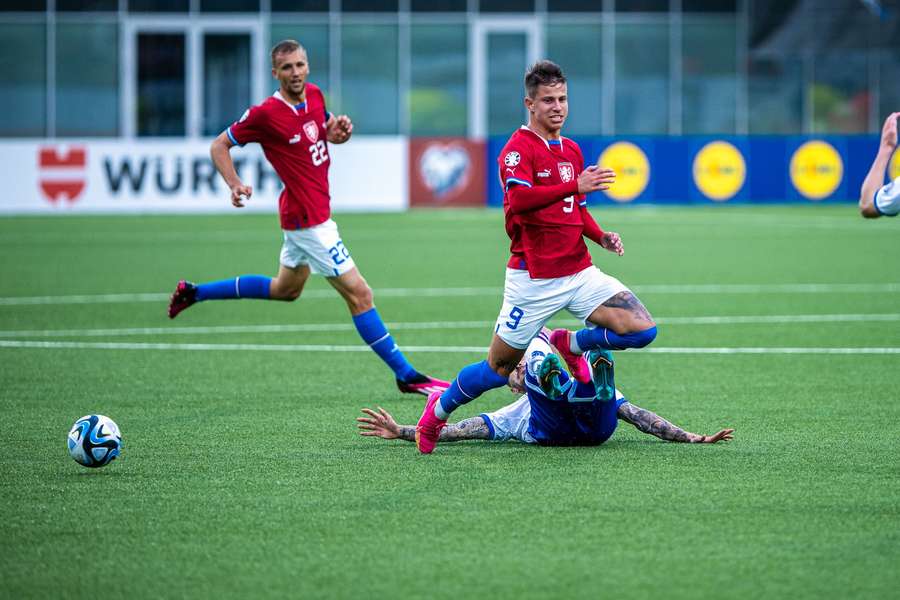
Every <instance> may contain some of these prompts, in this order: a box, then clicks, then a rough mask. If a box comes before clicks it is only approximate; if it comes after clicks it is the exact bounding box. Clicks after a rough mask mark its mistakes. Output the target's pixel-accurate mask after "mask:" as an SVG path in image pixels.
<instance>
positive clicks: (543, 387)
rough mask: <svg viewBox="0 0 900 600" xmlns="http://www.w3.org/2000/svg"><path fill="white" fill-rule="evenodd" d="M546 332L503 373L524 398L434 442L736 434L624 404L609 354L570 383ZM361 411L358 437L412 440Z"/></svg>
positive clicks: (568, 442) (591, 357)
mask: <svg viewBox="0 0 900 600" xmlns="http://www.w3.org/2000/svg"><path fill="white" fill-rule="evenodd" d="M547 333H549V332H548V331H546V330H544V331H542V332H541V333H540V334H539V335H538V337H536V338H535V339H534V341H533V342H532V343H531V344H530V345H529V346H528V349H527V351H526V354H525V358H524V359H523V360H522V362H520V363H519V365H518V367H517V368H516V370H515V371H513V372H512V373H511V374H510V376H509V382H508V385H509V387H510V389H512V390H513V391H514V392H515V393H523V392H524V394H523V395H522V396H521V397H520V398H519V399H518V400H516V401H515V402H513V403H512V404H509V405H507V406H504V407H503V408H501V409H499V410H497V411H494V412H490V413H484V414H482V415H480V416H478V417H472V418H470V419H464V420H462V421H460V422H458V423H453V424H450V425H447V426H446V427H445V428H444V429H442V430H441V434H440V438H439V441H440V442H458V441H461V440H496V441H506V440H510V439H514V440H518V441H520V442H525V443H526V444H540V445H544V446H595V445H598V444H602V443H603V442H605V441H606V440H607V439H609V437H610V436H611V435H612V434H613V432H614V431H615V429H616V424H617V422H618V420H622V421H625V422H627V423H631V424H632V425H634V426H635V427H637V428H638V429H639V430H640V431H643V432H644V433H648V434H650V435H654V436H656V437H658V438H660V439H663V440H667V441H670V442H689V443H698V444H715V443H716V442H719V441H727V440H731V439H732V437H733V436H732V434H733V433H734V429H722V430H721V431H719V432H717V433H714V434H712V435H700V434H697V433H691V432H689V431H685V430H684V429H681V428H680V427H678V426H677V425H673V424H672V423H670V422H669V421H667V420H666V419H664V418H662V417H660V416H659V415H657V414H654V413H653V412H651V411H649V410H645V409H643V408H641V407H639V406H636V405H634V404H632V403H630V402H628V401H627V400H626V399H625V397H624V396H623V395H622V393H621V392H620V391H619V390H617V389H616V388H615V383H614V376H613V375H614V373H613V364H612V355H611V353H610V352H609V351H607V350H592V351H591V352H589V353H588V354H587V357H586V359H585V360H586V361H587V362H588V363H589V364H590V368H591V372H592V377H591V378H592V382H591V383H590V384H585V383H581V382H578V381H575V380H572V379H570V378H569V376H568V374H567V373H566V372H565V370H564V369H563V368H562V365H561V363H560V361H559V359H558V358H557V357H556V355H555V354H552V352H553V348H551V346H550V345H549V343H548V342H549V338H548V336H547ZM362 410H363V412H364V413H365V414H366V415H367V416H365V417H359V418H357V419H356V420H357V421H359V425H358V427H359V429H360V434H361V435H365V436H377V437H381V438H384V439H387V440H389V439H396V438H399V439H403V440H407V441H410V442H412V441H415V427H413V426H411V425H399V424H397V422H396V421H395V420H394V418H393V417H392V416H391V414H390V413H389V412H388V411H386V410H384V409H383V408H381V407H378V409H377V410H373V409H370V408H364V409H362Z"/></svg>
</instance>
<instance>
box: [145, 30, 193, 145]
mask: <svg viewBox="0 0 900 600" xmlns="http://www.w3.org/2000/svg"><path fill="white" fill-rule="evenodd" d="M184 49H185V44H184V34H183V33H171V34H170V33H165V34H162V33H140V34H138V48H137V51H138V56H137V60H138V65H137V69H138V88H137V118H138V128H137V133H138V135H139V136H183V135H185V133H186V131H185V55H184Z"/></svg>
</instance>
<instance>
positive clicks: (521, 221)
mask: <svg viewBox="0 0 900 600" xmlns="http://www.w3.org/2000/svg"><path fill="white" fill-rule="evenodd" d="M497 163H498V166H499V168H500V182H501V183H502V185H503V189H504V194H503V211H504V213H505V215H506V233H507V234H508V235H509V238H510V240H512V243H511V244H510V248H509V249H510V252H511V253H512V257H511V258H510V259H509V263H508V264H507V266H509V267H511V268H513V269H527V270H528V274H529V275H530V276H531V277H532V278H533V279H552V278H556V277H565V276H567V275H574V274H575V273H578V272H579V271H582V270H584V269H586V268H588V267H589V266H591V264H592V263H591V255H590V253H589V252H588V249H587V245H585V243H584V239H583V237H582V233H583V230H584V222H583V220H582V215H581V209H580V208H579V207H580V206H584V205H585V198H584V196H583V195H579V194H578V193H577V191H575V190H577V184H575V183H574V181H575V179H577V177H578V175H579V174H580V173H581V171H582V169H583V168H584V156H583V155H582V154H581V148H579V147H578V144H576V143H575V142H573V141H572V140H570V139H568V138H562V139H561V140H552V141H548V140H545V139H544V138H542V137H541V136H539V135H538V134H536V133H535V132H534V131H532V130H531V129H529V128H528V127H525V126H524V125H523V126H522V127H521V128H520V129H519V130H518V131H516V132H515V133H514V134H512V137H510V138H509V141H508V142H506V145H505V146H504V147H503V150H502V151H501V152H500V156H499V157H498V158H497ZM570 182H573V183H572V189H573V193H572V195H571V196H568V197H566V198H563V199H560V200H558V201H556V202H553V203H552V204H550V205H548V206H545V207H543V208H540V209H537V210H532V211H529V212H522V213H518V214H514V213H513V212H512V211H511V210H510V202H509V190H510V187H511V186H516V185H521V186H526V187H529V188H530V187H541V186H551V185H556V186H559V185H561V184H568V183H570ZM576 204H577V205H578V206H576Z"/></svg>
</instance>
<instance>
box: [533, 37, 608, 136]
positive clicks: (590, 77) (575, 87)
mask: <svg viewBox="0 0 900 600" xmlns="http://www.w3.org/2000/svg"><path fill="white" fill-rule="evenodd" d="M601 39H602V38H601V27H600V25H599V24H598V25H571V24H565V25H563V24H558V25H554V24H551V25H548V26H547V57H548V58H549V59H550V60H552V61H553V62H555V63H557V64H558V65H559V66H560V67H562V70H563V73H565V74H566V80H567V82H568V86H567V88H568V93H569V118H568V119H567V120H566V125H565V130H564V132H565V134H566V135H599V134H600V130H601V112H600V105H601V94H602V85H601V80H600V76H601V71H602V69H601V62H600V57H601V47H600V44H601Z"/></svg>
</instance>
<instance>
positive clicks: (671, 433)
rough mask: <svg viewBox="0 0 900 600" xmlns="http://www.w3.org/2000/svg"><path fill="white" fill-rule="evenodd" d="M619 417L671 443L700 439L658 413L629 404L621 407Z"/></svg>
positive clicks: (626, 403)
mask: <svg viewBox="0 0 900 600" xmlns="http://www.w3.org/2000/svg"><path fill="white" fill-rule="evenodd" d="M618 416H619V418H620V419H622V420H623V421H627V422H628V423H631V424H632V425H634V426H635V427H637V428H638V429H639V430H640V431H643V432H644V433H649V434H650V435H654V436H656V437H658V438H660V439H662V440H666V441H669V442H694V441H697V439H699V438H700V436H698V435H697V434H695V433H690V432H688V431H685V430H684V429H681V428H680V427H678V426H677V425H673V424H672V423H670V422H668V421H666V420H665V419H663V418H662V417H660V416H659V415H657V414H656V413H654V412H651V411H649V410H645V409H643V408H641V407H640V406H635V405H634V404H631V403H629V402H625V403H624V404H622V406H620V407H619V412H618Z"/></svg>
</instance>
